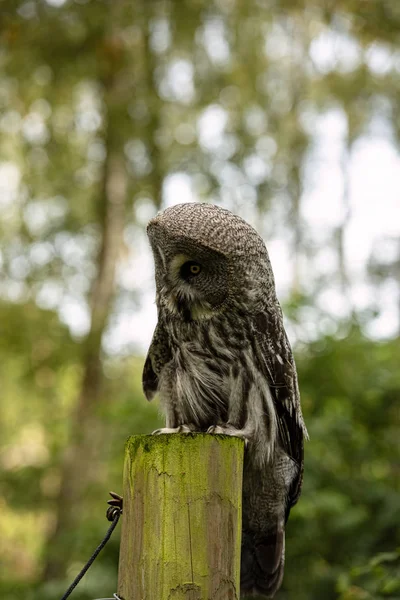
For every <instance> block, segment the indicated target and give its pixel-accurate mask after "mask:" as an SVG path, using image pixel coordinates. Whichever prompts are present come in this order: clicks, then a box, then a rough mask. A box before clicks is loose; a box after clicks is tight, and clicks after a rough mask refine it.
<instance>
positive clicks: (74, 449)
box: [44, 119, 127, 580]
mask: <svg viewBox="0 0 400 600" xmlns="http://www.w3.org/2000/svg"><path fill="white" fill-rule="evenodd" d="M112 128H113V123H112V119H110V120H109V122H108V123H107V132H108V134H107V135H106V147H107V157H106V161H105V165H104V174H103V182H102V192H101V198H100V199H99V208H100V209H101V210H102V241H101V247H100V251H99V255H98V261H97V265H98V270H97V277H96V278H95V280H94V282H93V287H92V293H91V302H90V308H91V327H90V331H89V334H88V336H87V338H86V340H85V343H84V358H83V365H84V366H83V378H82V384H81V389H80V392H79V395H78V398H77V403H76V408H75V412H74V414H73V415H72V418H71V431H70V441H69V444H68V448H67V450H66V452H65V455H64V459H63V464H62V467H61V485H60V491H59V495H58V498H57V503H56V524H55V528H54V531H53V533H52V535H51V537H50V539H49V547H48V549H47V552H46V556H47V557H48V558H47V563H46V565H45V569H44V579H45V580H48V579H55V578H63V577H64V576H65V572H66V568H67V566H68V565H67V562H68V558H69V556H70V554H71V551H72V547H73V543H72V540H71V538H70V532H71V531H72V530H77V525H78V523H79V503H80V501H81V499H82V497H83V495H84V492H85V488H86V486H87V483H88V476H87V474H88V473H89V463H90V459H91V456H92V453H93V450H94V444H93V443H92V441H93V434H94V435H95V431H96V427H95V420H96V417H95V408H96V405H97V404H98V402H99V400H100V398H101V394H102V385H103V373H102V367H101V341H102V336H103V333H104V330H105V327H106V324H107V317H108V314H109V312H110V308H111V305H112V300H113V295H114V280H115V271H116V265H117V261H118V256H119V252H120V247H121V241H122V239H123V230H124V225H125V203H126V191H127V174H126V170H125V164H124V157H123V153H122V150H121V149H120V148H118V147H117V146H116V145H115V144H114V143H113V140H112V136H111V133H110V132H111V131H112ZM91 468H92V467H91Z"/></svg>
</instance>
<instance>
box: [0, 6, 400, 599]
mask: <svg viewBox="0 0 400 600" xmlns="http://www.w3.org/2000/svg"><path fill="white" fill-rule="evenodd" d="M0 14H1V20H0V39H1V46H0V73H1V77H0V130H1V137H0V228H1V246H0V273H1V277H0V333H1V335H0V382H1V399H0V402H1V406H0V414H1V419H0V439H1V453H0V468H1V493H0V540H1V541H0V563H1V568H0V573H1V583H0V597H1V598H2V599H3V600H17V599H19V598H21V599H22V598H23V599H24V600H35V599H37V600H39V598H40V599H41V600H45V599H49V600H50V599H55V598H59V597H60V596H61V595H62V593H63V591H64V590H65V589H66V587H67V585H68V584H69V583H70V581H71V580H72V578H73V577H74V576H75V574H76V573H77V571H78V570H79V568H80V567H81V566H82V564H83V562H84V561H86V560H87V559H88V557H89V555H90V554H91V552H92V550H93V549H94V548H95V546H96V545H97V543H98V542H99V540H100V539H101V537H102V535H103V533H104V531H105V529H106V527H107V522H106V520H105V516H104V513H105V501H106V499H107V493H108V490H110V489H113V490H115V491H121V478H122V464H123V448H124V442H125V439H126V437H127V436H128V435H129V434H132V433H141V432H150V431H151V430H152V429H154V428H156V427H157V426H159V425H160V423H161V420H160V417H159V415H158V408H157V405H156V403H152V404H148V403H147V402H146V401H145V399H144V396H143V394H142V391H141V385H140V375H141V368H142V365H143V355H144V353H145V351H146V346H147V345H148V343H149V342H150V338H151V334H152V326H153V324H154V322H155V318H156V315H155V312H156V311H155V306H154V288H153V284H152V278H153V272H152V263H151V257H150V255H149V249H148V247H147V245H146V241H145V235H144V227H145V224H146V222H147V221H148V219H149V218H150V217H151V216H152V215H153V214H155V212H156V211H157V210H158V209H160V207H163V206H166V205H168V204H171V203H175V202H183V201H189V200H201V201H208V200H210V201H213V202H216V203H218V204H220V205H222V206H225V207H227V208H230V209H232V210H234V211H235V212H237V213H239V214H241V215H242V216H243V217H245V218H246V219H248V220H249V221H250V222H252V223H253V224H254V225H255V226H256V227H257V229H258V230H259V231H260V232H261V233H262V235H263V236H264V238H265V240H266V242H267V246H268V248H269V249H270V254H271V259H272V263H273V267H274V270H275V274H276V279H277V283H278V292H279V295H280V297H281V299H282V301H283V307H284V312H285V316H286V322H287V327H288V332H289V335H290V338H291V340H292V342H293V344H294V347H295V351H296V359H297V363H298V369H299V376H300V387H301V392H302V402H303V407H304V413H305V418H306V422H307V425H308V429H309V432H310V438H311V441H310V442H309V443H308V444H307V446H306V468H305V478H304V491H303V495H302V498H301V500H300V502H299V504H298V506H296V508H295V509H294V510H293V511H292V514H291V518H290V521H289V526H288V530H287V538H288V539H287V561H286V562H287V567H286V575H285V580H284V584H283V587H282V590H281V591H280V592H279V598H280V599H282V600H284V599H286V600H289V599H290V600H294V599H296V600H312V599H314V600H321V599H322V598H323V599H324V600H330V599H332V600H333V599H334V598H338V599H341V600H351V599H354V600H355V599H360V600H361V599H375V598H392V599H393V598H400V575H399V569H400V560H399V547H400V528H399V524H400V477H399V475H400V443H399V440H400V411H399V406H400V403H399V399H400V398H399V397H400V369H399V357H400V342H399V339H398V334H399V331H400V241H399V239H400V238H399V234H400V157H399V144H400V104H399V98H400V46H399V40H400V3H399V0H368V1H362V0H335V1H331V0H282V1H281V2H277V1H276V0H214V1H213V0H162V1H161V0H160V1H159V0H135V1H128V0H113V1H111V0H109V1H107V0H75V1H72V0H47V2H46V1H44V0H23V1H21V0H2V2H1V3H0ZM149 501H151V499H150V500H149ZM118 535H119V533H116V534H114V537H113V539H112V541H111V542H110V544H109V545H108V546H107V548H106V549H105V551H104V552H103V553H102V554H101V556H100V558H99V559H98V560H97V561H96V563H95V564H94V566H93V567H92V569H91V570H90V571H89V573H88V575H87V576H86V577H85V579H84V580H83V582H82V583H81V584H80V586H79V587H78V589H77V590H76V592H75V593H74V598H76V599H77V600H90V599H92V598H96V597H100V596H110V595H112V593H113V592H114V591H116V577H117V561H118V546H119V540H118Z"/></svg>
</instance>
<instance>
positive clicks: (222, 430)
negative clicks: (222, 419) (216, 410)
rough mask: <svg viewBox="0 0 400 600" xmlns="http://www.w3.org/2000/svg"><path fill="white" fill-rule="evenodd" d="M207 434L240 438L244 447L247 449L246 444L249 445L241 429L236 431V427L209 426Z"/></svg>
mask: <svg viewBox="0 0 400 600" xmlns="http://www.w3.org/2000/svg"><path fill="white" fill-rule="evenodd" d="M207 433H211V434H214V435H218V434H219V435H230V436H232V437H237V438H240V439H242V440H243V441H244V444H245V446H246V447H247V445H248V443H249V438H248V437H247V435H246V434H245V433H244V432H243V430H242V429H236V427H232V425H225V426H221V425H211V427H209V428H208V429H207Z"/></svg>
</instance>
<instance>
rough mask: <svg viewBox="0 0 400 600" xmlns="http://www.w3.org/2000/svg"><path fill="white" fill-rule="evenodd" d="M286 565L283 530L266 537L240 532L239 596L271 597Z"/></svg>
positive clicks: (277, 587)
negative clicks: (241, 534)
mask: <svg viewBox="0 0 400 600" xmlns="http://www.w3.org/2000/svg"><path fill="white" fill-rule="evenodd" d="M284 566H285V530H284V529H281V530H278V531H276V532H275V533H271V534H268V535H265V536H260V534H259V533H258V534H256V535H255V534H254V533H252V532H248V531H243V537H242V557H241V567H240V568H241V573H240V591H241V598H245V597H248V596H257V595H260V596H264V597H265V598H273V597H274V596H275V594H276V592H277V591H278V590H279V588H280V586H281V583H282V579H283V572H284Z"/></svg>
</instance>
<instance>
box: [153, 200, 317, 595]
mask: <svg viewBox="0 0 400 600" xmlns="http://www.w3.org/2000/svg"><path fill="white" fill-rule="evenodd" d="M147 233H148V236H149V239H150V243H151V247H152V251H153V255H154V261H155V277H156V289H157V294H156V301H157V309H158V324H157V327H156V329H155V332H154V336H153V340H152V343H151V346H150V349H149V352H148V355H147V358H146V362H145V366H144V371H143V389H144V392H145V395H146V397H147V399H148V400H151V399H152V398H153V396H154V394H155V393H156V392H158V393H159V395H160V400H161V403H162V406H163V409H164V411H165V414H166V428H165V429H162V430H159V431H160V432H164V433H173V432H184V431H186V432H187V431H204V432H207V431H208V432H210V433H225V434H229V435H234V436H239V437H243V438H244V439H245V440H246V442H247V446H246V452H245V464H244V471H243V532H242V556H241V591H242V593H243V594H246V595H252V594H261V595H263V596H265V597H267V598H271V597H273V596H274V594H275V592H276V591H277V590H278V589H279V587H280V585H281V582H282V577H283V571H284V560H285V523H286V521H287V518H288V516H289V511H290V509H291V507H292V506H293V505H294V504H295V503H296V502H297V499H298V497H299V495H300V489H301V484H302V475H303V439H304V438H305V437H306V436H307V431H306V428H305V425H304V421H303V417H302V413H301V407H300V396H299V390H298V385H297V375H296V367H295V364H294V360H293V356H292V352H291V349H290V345H289V342H288V339H287V337H286V333H285V330H284V328H283V322H282V312H281V308H280V305H279V302H278V300H277V297H276V293H275V283H274V276H273V273H272V269H271V264H270V262H269V258H268V253H267V249H266V247H265V244H264V242H263V240H262V239H261V237H260V236H259V235H258V234H257V232H256V231H255V230H254V229H253V228H252V227H251V226H250V225H249V224H248V223H246V222H245V221H244V220H243V219H241V218H240V217H238V216H236V215H234V214H232V213H231V212H229V211H228V210H224V209H222V208H219V207H217V206H214V205H211V204H203V203H188V204H179V205H176V206H173V207H171V208H167V209H166V210H164V211H163V212H161V213H159V214H158V215H157V216H156V217H155V218H154V219H152V220H151V221H150V223H149V225H148V228H147Z"/></svg>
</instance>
